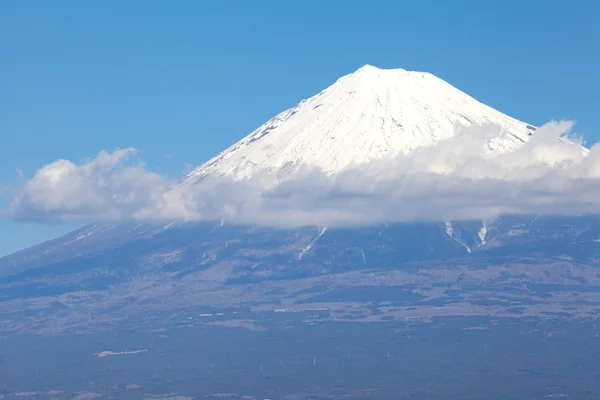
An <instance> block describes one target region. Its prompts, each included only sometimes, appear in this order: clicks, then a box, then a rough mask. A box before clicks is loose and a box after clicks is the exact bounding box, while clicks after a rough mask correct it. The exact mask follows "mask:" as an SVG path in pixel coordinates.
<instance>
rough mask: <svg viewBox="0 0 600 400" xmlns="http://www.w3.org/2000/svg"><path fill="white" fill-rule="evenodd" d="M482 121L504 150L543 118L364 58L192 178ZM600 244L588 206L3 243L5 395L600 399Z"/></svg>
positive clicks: (412, 145)
mask: <svg viewBox="0 0 600 400" xmlns="http://www.w3.org/2000/svg"><path fill="white" fill-rule="evenodd" d="M484 124H494V125H497V126H499V127H500V128H501V129H500V130H499V131H497V134H496V135H495V136H492V137H489V138H488V139H489V142H488V151H490V152H508V151H511V150H515V149H518V148H519V146H521V145H522V144H523V143H525V142H527V141H528V140H529V138H530V137H531V135H533V132H534V131H535V130H536V128H535V127H533V126H531V125H528V124H526V123H524V122H520V121H517V120H515V119H513V118H510V117H508V116H506V115H504V114H502V113H500V112H498V111H495V110H493V109H492V108H490V107H488V106H486V105H484V104H481V103H479V102H477V101H476V100H474V99H473V98H471V97H469V96H468V95H466V94H464V93H462V92H461V91H459V90H458V89H456V88H454V87H452V86H451V85H449V84H448V83H446V82H444V81H442V80H440V79H438V78H436V77H435V76H433V75H431V74H426V73H420V72H409V71H404V70H400V69H396V70H381V69H377V68H375V67H371V66H365V67H363V68H361V69H359V70H358V71H356V72H354V73H352V74H350V75H347V76H345V77H342V78H340V79H339V80H338V81H337V82H335V83H334V84H333V85H332V86H330V87H329V88H327V89H325V90H324V91H323V92H321V93H319V94H318V95H316V96H314V97H312V98H310V99H307V100H304V101H302V102H301V103H300V104H298V105H297V106H296V107H294V108H292V109H290V110H287V111H285V112H283V113H281V114H279V115H278V116H276V117H275V118H273V119H272V120H270V121H268V122H267V123H266V124H264V125H263V126H261V127H260V128H258V129H257V130H256V131H254V132H253V133H251V134H250V135H249V136H247V137H246V138H244V139H242V140H241V141H240V142H238V143H237V144H235V145H234V146H232V147H230V148H229V149H227V150H226V151H224V152H223V153H221V154H219V155H218V156H216V157H215V158H213V159H212V160H210V161H208V162H207V163H205V164H203V165H202V166H200V167H198V168H197V169H196V170H194V171H193V172H191V173H190V174H189V175H187V176H186V177H184V178H183V182H188V183H196V182H198V181H199V180H201V179H202V178H203V177H206V176H210V175H217V176H226V177H230V178H234V179H241V178H245V177H249V176H252V175H253V174H256V173H269V174H278V175H279V174H285V173H287V172H290V171H294V170H295V169H297V168H303V167H308V168H319V169H321V170H322V171H324V172H325V173H327V174H329V175H334V174H337V173H339V172H341V171H342V170H344V169H345V168H346V167H348V166H350V165H366V164H368V163H370V162H373V161H378V160H379V161H382V162H385V158H386V157H387V156H388V155H403V154H410V153H411V152H413V155H414V154H417V155H418V152H415V150H416V149H419V148H422V147H425V146H432V145H434V144H436V143H439V142H440V141H443V140H444V139H447V138H451V137H453V135H456V133H457V130H458V129H460V127H461V126H464V127H468V126H477V125H484ZM599 246H600V217H599V216H590V215H587V216H581V217H556V216H554V217H552V216H537V215H503V216H500V217H498V218H495V219H493V220H486V221H480V220H470V221H438V222H427V223H424V222H415V223H394V224H391V223H390V224H376V225H374V224H372V225H369V226H354V227H333V226H329V227H326V226H318V227H316V226H315V227H311V226H309V227H299V228H290V229H277V228H272V227H265V226H253V225H241V224H238V225H236V224H229V223H221V222H217V221H205V222H181V221H171V222H168V223H161V224H157V223H131V222H123V223H116V224H112V223H96V224H90V225H88V226H85V227H82V228H80V229H77V230H75V231H73V232H71V233H69V234H67V235H64V236H62V237H59V238H57V239H54V240H51V241H48V242H45V243H41V244H39V245H37V246H33V247H31V248H29V249H26V250H23V251H20V252H18V253H15V254H12V255H10V256H7V257H4V258H0V376H2V383H4V387H3V388H0V398H3V397H6V398H21V397H22V396H30V397H35V398H43V399H45V398H48V399H51V398H60V399H63V398H64V399H67V398H69V399H71V398H78V399H82V398H100V397H102V396H103V397H102V398H152V399H163V400H164V399H191V398H214V399H217V398H232V399H254V398H273V399H275V398H279V399H284V398H285V399H309V398H311V399H314V398H342V397H343V398H348V399H353V398H356V399H358V398H361V399H364V398H365V396H368V397H370V398H428V399H429V398H431V399H447V398H461V399H463V398H465V399H467V398H468V399H479V398H545V397H567V395H566V394H565V393H567V394H568V397H572V398H582V399H583V398H597V397H598V396H595V397H591V396H592V394H593V393H592V391H593V390H595V392H594V393H598V390H596V389H597V388H598V387H597V382H598V379H597V376H596V375H597V374H596V375H594V373H595V372H596V371H597V369H595V368H594V360H595V359H597V357H596V356H595V353H594V351H595V350H594V349H597V348H598V346H597V336H598V335H600V332H598V328H597V322H596V321H597V318H598V315H599V314H598V310H599V309H600V308H599V307H600V300H599V299H600V298H599V297H598V296H599V293H600V273H599V272H598V271H599V267H600V257H599V256H598V255H599V253H598V248H599ZM574 365H576V366H580V367H581V368H579V367H578V368H573V366H574ZM271 378H273V379H271ZM402 379H404V380H403V381H402ZM399 382H400V383H399ZM507 382H511V384H510V385H507V384H506V383H507ZM313 383H314V385H313ZM594 385H596V386H594ZM309 386H314V388H309ZM587 388H591V389H590V390H587ZM594 388H596V389H594ZM90 390H93V391H94V392H89V391H90ZM136 390H138V391H137V392H136ZM139 390H142V391H143V392H140V391H139ZM373 390H379V392H375V393H372V392H373ZM129 393H130V394H129ZM150 393H155V395H152V396H150ZM332 393H333V395H331V394H332ZM448 393H454V394H455V395H454V397H452V396H450V397H449V395H448ZM515 393H518V395H515ZM524 393H525V394H524ZM142 394H143V395H142ZM308 394H310V396H308ZM469 394H471V395H469ZM529 394H531V395H529ZM330 395H331V396H330ZM192 396H194V397H192ZM336 396H338V397H336ZM339 396H341V397H339ZM373 396H374V397H373ZM386 396H387V397H386Z"/></svg>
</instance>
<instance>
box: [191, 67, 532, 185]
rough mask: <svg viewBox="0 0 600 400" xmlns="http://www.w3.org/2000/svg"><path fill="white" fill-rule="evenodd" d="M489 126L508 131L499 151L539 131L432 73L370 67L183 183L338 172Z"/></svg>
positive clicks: (496, 146)
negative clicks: (304, 169)
mask: <svg viewBox="0 0 600 400" xmlns="http://www.w3.org/2000/svg"><path fill="white" fill-rule="evenodd" d="M490 123H491V124H495V125H498V126H500V127H501V129H502V130H501V132H500V133H499V135H498V136H496V137H493V138H492V139H491V140H490V142H489V148H490V149H492V150H497V151H506V150H512V149H514V148H516V147H517V146H518V145H519V144H521V143H523V142H525V141H526V140H527V138H528V136H529V135H531V134H532V132H533V131H534V130H535V129H536V128H535V127H533V126H531V125H528V124H526V123H524V122H521V121H518V120H516V119H514V118H511V117H509V116H507V115H505V114H502V113H501V112H498V111H496V110H494V109H492V108H491V107H488V106H486V105H485V104H482V103H480V102H478V101H477V100H475V99H474V98H472V97H470V96H468V95H467V94H465V93H463V92H461V91H460V90H458V89H456V88H455V87H453V86H452V85H450V84H449V83H447V82H445V81H443V80H442V79H439V78H437V77H435V76H434V75H432V74H429V73H423V72H412V71H406V70H403V69H389V70H385V69H379V68H376V67H373V66H370V65H366V66H364V67H362V68H360V69H358V70H357V71H355V72H354V73H352V74H349V75H346V76H344V77H342V78H340V79H338V80H337V81H336V82H335V83H334V84H333V85H331V86H330V87H328V88H327V89H325V90H323V91H322V92H321V93H319V94H317V95H316V96H313V97H311V98H309V99H306V100H303V101H301V102H300V103H299V104H298V105H297V106H295V107H293V108H290V109H289V110H286V111H284V112H282V113H280V114H279V115H277V116H275V117H274V118H272V119H271V120H269V121H267V122H266V123H265V124H264V125H262V126H260V127H259V128H258V129H256V130H255V131H254V132H252V133H251V134H250V135H248V136H247V137H245V138H244V139H242V140H241V141H239V142H238V143H236V144H234V145H233V146H231V147H230V148H228V149H227V150H225V151H223V152H222V153H221V154H218V155H217V156H216V157H214V158H212V159H211V160H209V161H208V162H206V163H205V164H203V165H201V166H200V167H198V168H196V169H195V170H194V171H192V172H191V173H190V174H189V175H188V176H187V177H185V178H184V181H185V180H195V179H199V178H202V177H204V176H206V175H210V174H215V175H221V176H228V177H232V178H235V179H239V178H246V177H249V176H251V175H252V174H254V173H256V172H258V171H261V172H271V173H273V172H274V173H279V172H283V171H289V170H293V169H295V168H297V167H299V166H308V167H317V168H320V169H321V170H322V171H323V172H325V173H327V174H335V173H336V172H339V171H340V170H342V169H344V168H346V167H348V166H350V165H353V164H362V163H368V162H370V161H373V160H378V159H381V158H384V157H386V156H391V155H398V154H407V153H410V152H411V151H412V150H414V149H416V148H419V147H422V146H429V145H433V144H435V143H437V142H439V141H440V140H443V139H447V138H449V137H452V136H453V135H455V133H456V130H457V128H458V127H460V126H465V127H466V126H471V125H485V124H490ZM194 178H195V179H194Z"/></svg>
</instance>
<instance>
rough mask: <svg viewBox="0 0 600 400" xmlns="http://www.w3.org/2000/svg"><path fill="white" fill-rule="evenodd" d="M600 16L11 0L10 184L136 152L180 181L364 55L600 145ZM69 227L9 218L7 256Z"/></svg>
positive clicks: (323, 4)
mask: <svg viewBox="0 0 600 400" xmlns="http://www.w3.org/2000/svg"><path fill="white" fill-rule="evenodd" d="M598 15H600V3H598V2H595V1H591V0H590V1H585V0H580V1H572V2H565V1H535V0H529V1H514V0H509V1H484V2H482V1H474V0H473V1H471V0H459V1H454V2H441V1H418V2H417V1H372V2H364V1H333V0H332V1H312V0H311V1H304V2H293V3H292V2H283V1H255V2H247V1H219V2H208V1H206V2H202V1H178V2H144V1H123V2H100V1H90V2H81V1H55V2H48V1H5V2H2V3H0V48H1V49H2V53H3V54H4V57H3V58H4V61H5V62H3V63H0V74H1V76H3V77H4V81H3V85H2V86H3V90H2V92H1V93H0V106H1V107H2V110H3V112H2V117H1V118H0V133H1V135H2V147H1V149H2V153H1V157H0V187H6V186H18V185H19V184H20V183H22V182H23V180H24V179H27V178H28V177H31V176H33V174H34V173H35V171H36V169H37V168H39V167H41V166H43V165H45V164H48V163H50V162H53V161H55V160H57V159H61V158H64V159H68V160H72V161H74V162H79V161H82V160H85V159H87V158H90V157H94V156H95V155H96V154H97V153H98V152H99V151H100V150H107V151H112V150H114V149H116V148H125V147H129V146H131V147H135V148H137V149H139V151H140V156H141V157H142V158H143V160H144V161H145V162H146V163H147V165H148V168H149V169H150V170H152V171H156V172H158V173H160V174H163V175H167V176H171V177H176V176H179V175H181V174H182V173H184V171H185V170H186V168H189V166H196V165H198V164H201V163H202V162H204V161H206V160H207V159H208V158H209V157H210V156H212V155H214V154H215V153H217V152H219V151H220V150H223V149H224V148H225V147H227V146H229V145H230V144H232V143H233V142H235V141H237V140H238V139H240V138H241V137H243V136H245V135H246V134H247V133H249V132H250V131H252V130H253V129H254V128H255V127H257V126H258V125H260V124H261V123H263V122H264V121H265V120H267V119H268V118H270V117H272V116H273V115H274V114H276V113H278V112H280V111H282V110H284V109H286V108H288V107H290V106H292V105H294V104H296V103H297V102H298V101H299V100H301V99H302V98H306V97H309V96H312V95H313V94H315V93H317V92H319V91H320V90H322V89H323V88H325V87H327V86H328V85H330V84H331V83H333V82H334V81H335V80H336V79H337V78H338V77H340V76H342V75H344V74H347V73H349V72H352V71H354V70H355V69H357V68H359V67H360V66H362V65H364V64H372V65H375V66H378V67H381V68H405V69H411V70H421V71H428V72H431V73H434V74H435V75H438V76H439V77H441V78H443V79H445V80H447V81H448V82H450V83H451V84H453V85H454V86H456V87H458V88H459V89H461V90H463V91H465V92H467V93H469V94H470V95H472V96H474V97H475V98H477V99H478V100H480V101H482V102H484V103H486V104H488V105H490V106H492V107H494V108H497V109H499V110H500V111H502V112H504V113H506V114H509V115H511V116H513V117H515V118H518V119H521V120H524V121H528V122H531V123H533V124H541V123H543V122H546V121H548V120H550V119H552V118H569V119H574V120H576V121H577V125H576V131H577V132H579V133H582V134H583V135H584V136H585V138H586V139H587V141H588V142H595V141H597V140H600V116H599V114H598V108H599V106H600V102H599V101H598V96H597V94H598V93H599V92H600V78H599V76H598V71H600V51H598V46H599V45H598V43H600V24H598V23H597V16H598ZM18 171H19V172H18ZM21 173H22V175H23V177H22V176H20V175H21ZM4 202H6V199H5V200H4ZM73 226H75V225H72V224H71V225H39V224H20V223H16V222H12V221H8V220H0V235H1V236H2V238H3V240H2V241H0V255H2V254H8V253H11V252H13V251H16V250H18V249H21V248H24V247H27V246H29V245H32V244H35V243H38V242H40V241H42V240H46V239H48V238H50V237H53V236H56V235H58V234H61V233H63V232H66V231H68V230H69V229H71V228H72V227H73Z"/></svg>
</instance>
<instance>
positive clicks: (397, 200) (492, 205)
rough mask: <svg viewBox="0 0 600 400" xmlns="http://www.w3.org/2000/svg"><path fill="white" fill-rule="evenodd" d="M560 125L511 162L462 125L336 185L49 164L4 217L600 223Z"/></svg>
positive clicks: (585, 158) (304, 173)
mask: <svg viewBox="0 0 600 400" xmlns="http://www.w3.org/2000/svg"><path fill="white" fill-rule="evenodd" d="M571 127H572V124H571V123H570V122H552V123H549V124H546V125H544V126H543V127H541V128H540V129H538V131H537V132H536V134H535V135H534V136H532V137H531V139H530V140H529V141H527V142H526V143H524V144H523V145H522V146H520V147H519V148H518V149H516V150H514V151H510V152H502V153H497V152H491V153H490V152H486V151H484V150H485V148H484V147H485V146H486V143H487V141H486V138H487V137H489V135H490V134H491V133H493V132H494V131H495V130H497V129H498V127H495V126H492V125H489V126H484V127H475V126H471V127H469V128H464V129H463V130H462V131H460V132H459V133H458V134H457V135H455V136H454V137H451V138H448V139H445V140H442V141H439V142H438V143H436V144H434V145H432V146H427V147H423V148H419V149H417V150H415V151H414V152H412V153H410V154H408V155H401V156H395V157H388V158H383V159H380V160H377V161H373V162H370V163H368V164H357V165H351V166H349V167H347V168H345V169H344V170H342V171H340V172H339V173H336V174H327V173H324V172H323V171H321V170H319V169H315V168H312V169H308V168H307V169H302V168H300V169H298V170H297V171H295V172H294V173H293V174H289V175H286V176H279V177H277V176H274V175H273V174H269V173H267V172H265V173H259V174H255V175H253V176H252V177H250V178H247V179H237V180H235V179H232V178H228V177H223V176H208V177H206V178H205V179H203V180H201V181H199V182H194V183H192V182H187V183H186V182H183V183H181V182H179V183H177V182H172V181H169V180H168V179H166V178H164V177H161V176H160V175H158V174H155V173H152V172H150V171H148V170H146V169H145V168H144V166H143V164H141V163H140V162H139V161H138V162H135V161H134V162H131V161H132V158H133V156H134V154H135V150H134V149H125V150H118V151H115V152H113V153H106V152H101V153H100V154H99V155H98V156H97V157H96V158H95V159H93V160H91V161H89V162H87V163H83V164H80V165H76V164H74V163H72V162H70V161H66V160H59V161H56V162H54V163H52V164H49V165H46V166H44V167H43V168H40V169H39V170H38V171H37V172H36V174H35V176H34V177H33V178H32V179H31V180H30V181H28V182H27V183H25V184H24V185H23V186H22V187H20V188H18V189H16V190H13V191H11V193H10V194H9V195H10V196H11V199H10V203H9V205H8V207H7V208H5V209H4V210H2V215H3V216H4V217H5V218H10V219H13V220H19V221H37V222H49V221H82V222H87V221H97V220H110V221H121V220H132V219H133V220H142V221H163V220H169V221H170V220H178V221H199V220H218V219H221V220H225V221H228V222H231V223H255V224H263V225H269V226H281V227H284V226H302V225H320V226H323V225H327V226H348V225H368V224H373V223H391V222H405V221H418V220H430V221H431V220H437V221H443V220H458V219H490V218H493V217H494V216H496V215H499V214H511V213H520V214H554V215H574V214H575V215H579V214H585V213H597V212H600V145H595V146H594V147H592V148H591V149H589V150H587V149H584V148H583V147H582V146H580V145H579V144H578V143H576V142H574V141H572V140H566V139H565V135H566V134H567V133H568V132H569V131H570V129H571Z"/></svg>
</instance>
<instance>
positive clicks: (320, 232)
mask: <svg viewBox="0 0 600 400" xmlns="http://www.w3.org/2000/svg"><path fill="white" fill-rule="evenodd" d="M325 232H327V227H324V228H322V229H321V230H320V231H319V234H318V235H317V236H316V237H315V238H314V239H313V240H312V241H311V242H310V243H309V244H308V246H306V247H305V248H304V249H302V251H301V252H300V254H298V261H300V260H302V257H303V256H304V255H305V254H306V253H307V252H308V251H310V249H312V247H313V246H314V245H315V243H316V242H317V240H318V239H319V238H320V237H321V236H323V234H324V233H325ZM363 257H364V254H363Z"/></svg>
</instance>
